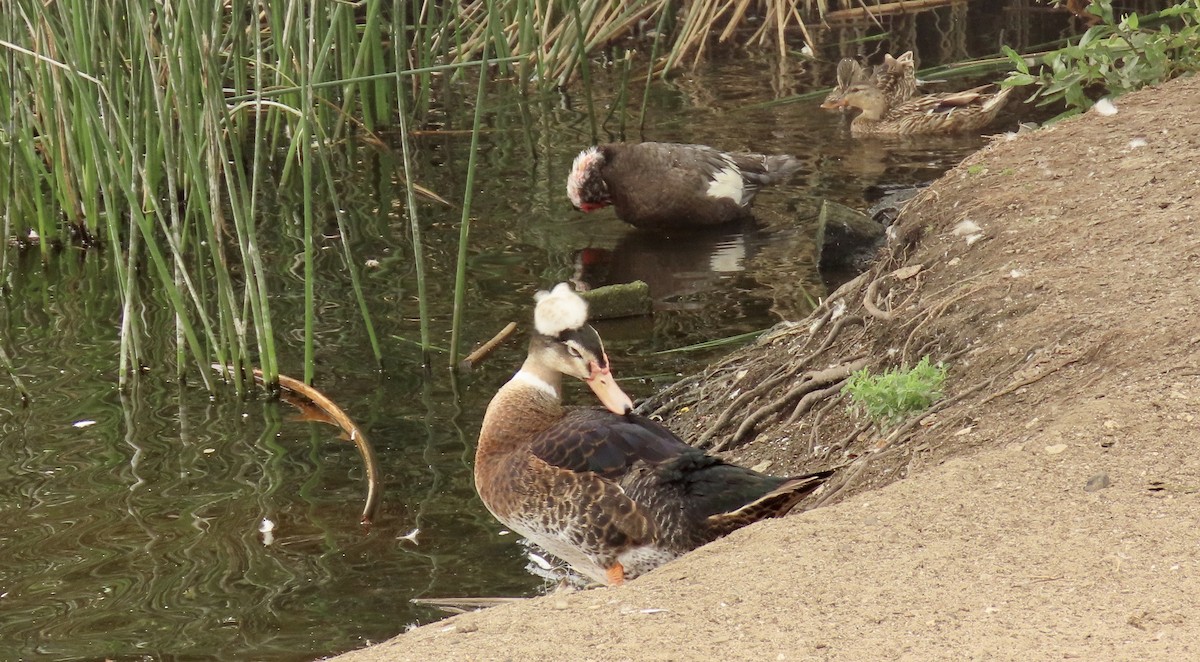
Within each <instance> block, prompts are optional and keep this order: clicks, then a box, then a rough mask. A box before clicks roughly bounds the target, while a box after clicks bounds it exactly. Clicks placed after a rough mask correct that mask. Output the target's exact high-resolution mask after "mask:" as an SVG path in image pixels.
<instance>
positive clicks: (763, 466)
mask: <svg viewBox="0 0 1200 662" xmlns="http://www.w3.org/2000/svg"><path fill="white" fill-rule="evenodd" d="M772 464H773V463H772V462H771V461H770V460H763V461H762V462H759V463H758V464H756V465H754V466H753V467H751V468H750V470H751V471H757V472H758V473H760V474H761V473H766V472H767V469H770V468H771V465H772Z"/></svg>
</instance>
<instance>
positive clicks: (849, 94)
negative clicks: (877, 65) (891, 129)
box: [839, 82, 887, 120]
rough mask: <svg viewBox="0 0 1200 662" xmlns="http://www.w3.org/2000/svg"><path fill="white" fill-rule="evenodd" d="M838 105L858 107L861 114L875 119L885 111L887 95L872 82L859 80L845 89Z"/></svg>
mask: <svg viewBox="0 0 1200 662" xmlns="http://www.w3.org/2000/svg"><path fill="white" fill-rule="evenodd" d="M839 105H840V106H842V107H847V106H851V107H854V108H858V109H860V110H862V112H863V116H865V117H867V118H870V119H875V120H877V119H879V118H881V117H883V114H884V113H885V112H886V111H887V97H886V96H884V94H883V91H882V90H880V89H879V88H878V87H877V86H875V85H873V84H872V83H863V82H859V83H855V84H853V85H851V86H850V87H849V88H848V89H847V90H846V93H845V94H844V95H842V99H841V101H840V102H839Z"/></svg>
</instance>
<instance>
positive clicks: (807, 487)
mask: <svg viewBox="0 0 1200 662" xmlns="http://www.w3.org/2000/svg"><path fill="white" fill-rule="evenodd" d="M832 475H833V471H818V472H816V473H811V474H806V475H803V476H794V477H792V478H788V479H787V480H785V481H784V482H783V483H781V484H780V485H779V487H776V488H775V489H773V490H771V491H770V492H767V493H766V494H764V495H762V496H761V497H759V498H757V499H755V500H754V501H751V502H750V503H748V504H746V505H744V506H742V507H741V508H738V509H737V510H735V511H732V512H728V513H718V514H716V515H712V516H710V517H709V518H708V525H709V527H710V529H709V530H710V531H712V532H713V533H714V534H715V536H716V537H720V536H723V535H726V534H728V533H730V532H732V531H734V530H736V529H740V528H742V527H743V526H746V525H747V524H752V523H754V522H757V521H759V520H761V519H766V518H768V517H782V516H783V515H786V514H787V513H788V511H790V510H791V509H792V508H795V507H796V505H797V504H798V503H800V502H801V501H803V500H804V498H805V497H807V496H809V495H810V494H812V493H813V492H815V491H816V490H817V489H818V488H820V487H821V486H822V485H824V484H825V481H826V480H828V479H829V477H830V476H832Z"/></svg>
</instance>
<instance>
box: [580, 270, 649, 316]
mask: <svg viewBox="0 0 1200 662" xmlns="http://www.w3.org/2000/svg"><path fill="white" fill-rule="evenodd" d="M579 296H581V297H583V299H584V301H587V303H588V319H591V320H600V319H613V318H617V317H639V316H641V315H649V314H650V313H652V312H653V311H654V300H653V299H651V298H650V286H649V285H647V284H646V283H645V281H640V280H635V281H633V282H632V283H622V284H619V285H605V286H603V287H597V288H596V289H594V290H588V291H586V292H580V293H579Z"/></svg>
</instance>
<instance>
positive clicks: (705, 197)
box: [567, 142, 802, 230]
mask: <svg viewBox="0 0 1200 662" xmlns="http://www.w3.org/2000/svg"><path fill="white" fill-rule="evenodd" d="M801 165H802V164H801V162H800V161H799V160H798V159H796V158H795V157H793V156H788V155H785V154H780V155H764V154H749V153H734V152H722V151H720V150H717V149H714V148H712V147H708V146H705V145H681V144H675V143H656V142H645V143H609V144H606V145H596V146H594V147H589V148H587V149H585V150H583V151H582V152H580V153H579V155H578V156H576V157H575V161H574V162H573V163H572V164H571V173H570V174H569V175H568V176H567V197H568V198H570V200H571V204H573V205H574V206H575V207H576V208H578V209H581V210H583V211H585V212H591V211H595V210H597V209H602V208H604V207H607V206H608V205H612V206H613V208H614V209H615V210H616V212H617V218H620V219H621V220H622V221H625V222H626V223H629V224H630V225H635V226H637V227H639V228H645V229H650V230H668V229H678V228H697V227H705V226H713V225H721V224H725V223H731V222H733V221H738V220H744V219H746V218H748V217H749V216H750V201H751V200H753V199H754V196H755V194H756V193H758V190H759V189H760V188H762V187H763V186H768V185H770V184H775V183H778V182H781V181H783V180H784V179H786V178H787V177H789V176H791V175H792V174H793V173H795V172H796V171H797V170H799V169H800V167H801Z"/></svg>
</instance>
